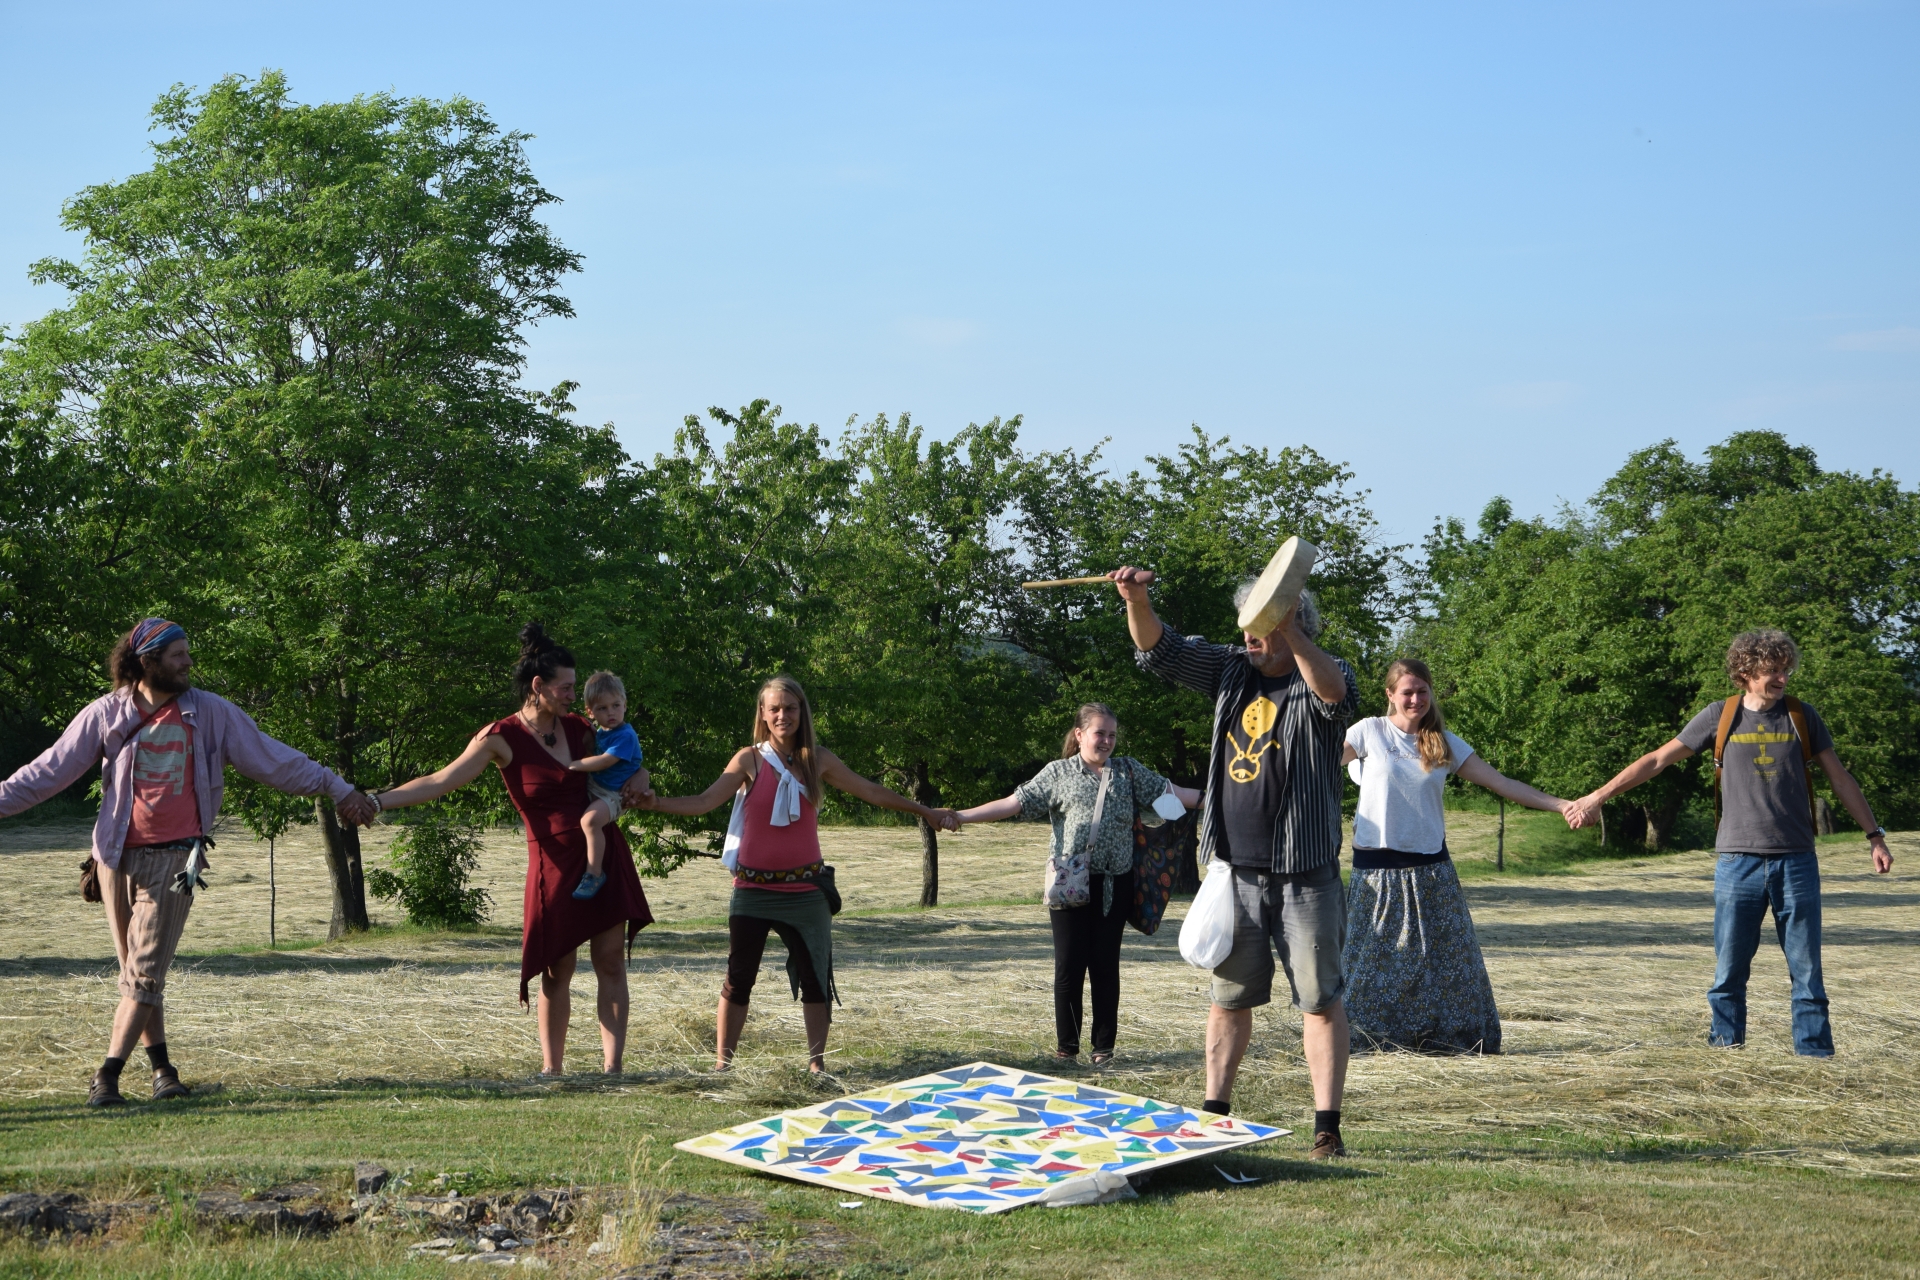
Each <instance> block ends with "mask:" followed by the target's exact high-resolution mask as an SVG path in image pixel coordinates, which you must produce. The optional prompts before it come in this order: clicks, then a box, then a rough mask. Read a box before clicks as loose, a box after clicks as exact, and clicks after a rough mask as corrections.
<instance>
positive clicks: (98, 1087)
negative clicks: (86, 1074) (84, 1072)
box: [87, 1071, 127, 1107]
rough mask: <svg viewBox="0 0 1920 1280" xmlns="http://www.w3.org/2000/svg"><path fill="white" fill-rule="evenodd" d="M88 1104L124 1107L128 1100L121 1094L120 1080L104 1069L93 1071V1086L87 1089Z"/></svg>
mask: <svg viewBox="0 0 1920 1280" xmlns="http://www.w3.org/2000/svg"><path fill="white" fill-rule="evenodd" d="M87 1105H88V1106H90V1107H124V1106H126V1105H127V1100H126V1099H125V1098H123V1097H121V1096H120V1081H119V1080H118V1079H117V1078H109V1077H108V1075H107V1073H106V1072H104V1071H96V1072H94V1073H93V1087H92V1088H90V1089H88V1090H87Z"/></svg>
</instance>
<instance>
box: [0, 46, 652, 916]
mask: <svg viewBox="0 0 1920 1280" xmlns="http://www.w3.org/2000/svg"><path fill="white" fill-rule="evenodd" d="M154 119H155V123H156V125H157V126H158V127H159V129H160V130H161V131H162V132H163V135H164V136H163V137H162V139H161V140H160V141H159V142H158V143H156V145H155V147H154V154H155V163H154V165H153V167H152V168H151V169H149V170H147V171H146V172H143V173H140V174H136V175H134V176H133V177H131V178H128V179H126V180H125V181H123V182H118V183H110V184H105V185H102V186H98V187H93V188H89V189H88V190H86V191H83V192H82V193H81V194H80V195H78V196H76V197H75V198H74V199H73V200H71V201H70V202H68V204H67V206H66V210H65V223H66V225H67V226H68V227H69V228H70V229H72V230H75V231H79V232H81V233H82V234H83V235H84V236H85V238H86V254H85V257H84V259H83V260H82V261H81V262H78V263H75V262H67V261H59V260H49V261H46V262H42V263H39V264H37V265H36V267H35V268H34V274H35V277H36V278H37V279H38V280H40V281H42V282H47V283H54V284H59V285H62V286H64V287H65V288H66V289H67V290H68V291H69V294H70V295H71V301H70V303H69V304H68V305H67V306H65V307H63V308H61V309H60V310H57V311H55V312H53V313H52V314H50V315H48V316H47V317H45V318H44V319H42V320H40V321H37V322H35V323H34V324H32V325H29V326H28V327H27V328H26V330H25V331H24V333H23V335H22V338H21V340H20V342H19V343H18V344H16V345H15V346H14V347H13V348H12V349H11V350H10V351H9V353H8V354H9V363H10V365H11V366H12V373H11V374H10V377H11V378H12V380H13V382H14V384H15V385H18V386H23V387H24V388H25V394H24V395H23V396H20V397H17V398H18V399H24V400H26V401H27V402H29V403H36V404H46V405H57V406H58V412H59V414H60V417H61V419H62V422H63V423H64V429H65V430H66V431H67V432H69V433H70V434H72V435H75V436H87V437H90V438H93V439H95V440H98V441H102V442H109V441H117V440H122V439H124V440H126V441H130V442H132V449H133V459H134V467H133V469H134V471H135V473H136V474H140V475H143V476H146V477H149V478H150V479H151V480H152V481H153V482H154V483H158V484H161V485H162V486H163V487H164V490H165V498H166V501H165V506H166V509H167V511H168V512H170V513H171V514H170V515H169V517H168V519H169V522H170V523H169V524H168V525H167V527H166V529H165V530H164V532H165V534H166V536H165V538H164V545H165V546H166V547H167V549H168V551H169V553H171V554H175V555H177V556H179V557H180V560H181V561H182V571H181V572H180V573H178V574H176V575H175V579H176V580H175V582H174V585H173V587H172V589H171V591H170V593H169V595H170V600H169V607H170V609H171V611H172V613H173V616H175V617H178V618H179V619H180V620H181V621H182V622H185V623H187V624H188V625H189V626H190V627H192V628H193V630H194V633H195V637H196V640H197V641H198V647H199V649H200V651H201V653H202V654H203V656H204V657H205V659H206V661H205V667H204V670H205V672H206V674H207V676H208V677H209V679H210V681H211V682H212V683H214V684H216V685H217V686H219V687H223V688H225V689H226V690H227V691H228V692H229V693H231V694H233V695H234V696H235V697H236V698H238V699H239V700H240V701H242V702H243V703H244V704H245V705H246V706H247V707H248V708H249V710H251V711H252V712H254V714H255V715H256V716H257V717H258V718H259V719H260V720H261V722H262V724H263V726H264V727H265V728H267V730H268V731H269V732H271V733H274V734H275V735H276V736H279V737H281V738H284V739H285V740H287V741H288V742H290V743H292V744H293V745H295V746H298V747H300V748H301V749H303V750H306V751H308V752H310V753H311V754H313V755H315V756H316V757H317V758H319V759H321V760H323V761H325V762H326V763H327V764H329V765H331V766H332V767H334V768H335V769H336V770H338V771H339V772H340V773H341V774H342V775H343V776H345V777H346V778H348V779H349V780H350V781H354V782H356V783H357V782H362V781H365V782H372V781H374V780H376V779H392V778H394V777H397V776H405V775H407V774H409V773H411V772H413V771H415V770H418V769H421V768H424V767H429V766H431V765H433V764H437V763H439V762H440V760H441V758H442V757H444V755H445V754H446V753H447V751H448V748H449V746H451V745H457V744H458V742H459V741H460V740H461V739H462V738H463V737H464V735H465V733H467V732H470V731H471V729H472V727H473V725H474V724H475V723H476V722H477V721H479V720H481V719H483V718H486V717H487V716H489V715H491V714H494V713H497V712H498V710H500V709H501V705H502V702H503V699H502V698H501V696H500V693H501V691H502V687H503V684H504V681H503V680H502V679H501V678H500V675H501V674H503V669H504V667H505V666H506V663H507V660H508V658H509V657H510V655H511V652H512V641H511V638H512V635H513V629H514V627H515V626H516V625H517V622H518V620H519V619H520V618H522V617H523V616H525V615H526V614H528V613H531V612H534V611H537V610H540V609H541V608H542V607H543V606H546V605H556V606H557V604H558V603H560V602H561V598H562V597H563V596H564V594H565V593H566V592H567V591H568V590H569V589H570V588H573V587H575V586H577V584H580V583H582V582H583V581H585V580H586V578H587V576H588V574H589V572H590V571H592V570H593V569H594V568H596V567H598V566H601V565H604V564H605V563H607V562H608V561H609V560H610V559H612V560H618V559H620V558H621V557H630V556H631V554H632V551H633V549H632V547H631V545H630V544H631V540H632V537H633V534H634V524H633V521H634V518H635V517H634V515H633V510H634V508H635V506H636V505H637V504H636V501H635V499H636V494H635V492H634V488H633V483H634V482H633V477H632V475H631V472H630V470H629V469H627V468H625V467H624V466H623V464H624V461H625V460H624V458H623V456H622V455H621V453H620V451H619V449H618V447H617V445H616V444H615V442H614V441H613V439H612V436H611V433H610V431H607V430H591V429H585V428H582V427H580V426H578V425H576V424H575V423H574V422H573V421H572V419H571V417H570V416H569V411H570V406H569V405H568V404H567V403H566V398H565V397H566V391H567V388H564V387H563V388H561V389H560V390H558V391H556V392H555V393H553V394H552V395H545V396H543V395H538V394H534V393H532V392H529V391H528V390H526V389H524V388H523V387H521V386H520V385H519V383H518V378H519V375H520V372H521V369H522V365H523V361H524V355H523V344H524V332H523V331H524V329H525V327H526V326H528V325H530V324H533V323H536V322H538V321H539V320H541V319H545V318H548V317H554V316H565V315H568V314H570V313H571V308H570V307H569V305H568V303H567V301H566V299H565V298H563V297H562V296H560V294H559V293H557V292H556V291H555V290H556V285H557V283H558V281H559V279H560V278H561V277H562V276H563V275H564V274H565V273H567V272H568V271H571V270H573V269H574V268H575V267H576V266H577V265H578V258H577V256H576V255H574V254H573V253H571V252H570V251H568V250H567V249H565V248H564V247H563V246H562V245H561V244H560V243H559V242H558V241H557V240H556V239H555V238H554V237H553V236H552V234H551V233H550V232H549V231H548V229H547V228H546V227H545V226H544V225H542V224H541V223H540V222H539V221H538V218H537V214H538V212H539V210H540V209H541V207H542V206H544V205H547V204H550V203H552V202H553V197H552V196H551V195H550V194H549V193H548V192H547V191H546V190H545V189H544V188H542V187H541V186H540V185H539V184H538V183H537V182H536V181H535V180H534V177H533V175H532V173H531V171H530V170H529V168H528V166H527V162H526V157H525V154H524V152H523V150H522V143H523V141H524V137H523V135H519V134H513V133H501V132H500V131H499V130H498V129H497V128H496V127H495V126H494V124H493V123H492V122H491V121H490V120H489V119H488V117H487V115H486V113H485V111H484V110H482V109H481V108H480V107H479V106H478V105H477V104H474V103H472V102H469V101H467V100H464V99H458V98H456V99H452V100H450V101H447V102H431V101H426V100H422V99H400V98H395V97H392V96H388V95H374V96H370V97H363V98H356V99H354V100H353V101H351V102H346V103H331V104H324V105H319V106H303V105H298V104H295V103H293V102H292V101H291V100H290V98H289V95H288V90H287V86H286V83H285V81H284V79H283V78H282V77H280V76H279V75H277V74H268V75H264V76H262V77H261V78H260V79H259V80H257V81H248V80H244V79H241V78H238V77H234V78H229V79H227V80H223V81H221V82H220V83H219V84H217V85H215V86H214V87H213V88H212V89H210V90H208V91H207V92H206V93H204V94H199V95H196V94H193V93H190V92H189V91H187V90H185V89H182V88H176V89H174V90H172V91H170V92H169V93H167V94H166V95H164V96H163V97H162V98H161V99H160V101H159V103H158V105H157V106H156V107H155V110H154ZM187 522H192V529H191V534H192V536H191V537H190V538H189V537H186V536H184V532H185V525H186V523H187ZM481 673H484V674H481ZM318 816H319V818H320V820H321V822H322V823H323V826H324V830H325V832H326V837H327V841H326V843H327V849H328V863H329V869H330V871H331V874H332V879H333V886H334V918H333V930H334V932H335V933H338V932H340V931H342V930H345V929H358V928H364V927H365V926H366V922H367V918H366V905H365V894H364V885H363V876H362V870H361V866H360V850H359V840H358V838H357V835H356V833H355V832H353V831H352V830H350V829H342V828H341V827H340V825H339V824H338V823H337V821H336V820H335V818H334V815H333V812H332V808H331V805H330V804H328V803H326V802H322V803H320V805H319V806H318Z"/></svg>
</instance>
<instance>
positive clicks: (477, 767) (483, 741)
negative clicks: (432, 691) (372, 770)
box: [378, 730, 513, 810]
mask: <svg viewBox="0 0 1920 1280" xmlns="http://www.w3.org/2000/svg"><path fill="white" fill-rule="evenodd" d="M512 759H513V756H512V755H511V754H510V751H509V748H508V747H507V744H506V741H505V740H504V739H502V738H501V736H500V735H499V734H497V733H488V732H486V731H485V730H482V731H481V732H480V733H478V734H476V735H475V736H474V739H473V741H472V742H469V743H468V744H467V749H466V750H465V751H462V752H461V753H460V754H459V756H458V757H457V758H455V760H454V761H453V763H451V764H449V765H448V766H447V767H446V768H444V769H438V770H435V771H434V772H433V773H429V774H426V775H424V776H422V777H418V778H415V779H414V780H413V781H412V782H405V783H402V784H401V785H399V786H397V787H395V788H394V789H393V790H391V791H382V792H381V793H380V795H379V797H378V799H379V802H380V808H381V809H383V810H385V809H405V808H408V807H410V806H412V805H416V804H426V803H427V802H428V801H431V800H438V799H439V798H440V797H441V796H444V795H447V794H448V793H450V792H453V791H458V790H459V789H460V788H461V787H464V786H466V785H467V784H468V783H469V782H472V781H473V780H474V779H475V778H477V777H479V776H480V773H481V771H482V770H483V769H485V768H486V767H487V766H488V765H490V764H507V763H509V762H510V761H511V760H512Z"/></svg>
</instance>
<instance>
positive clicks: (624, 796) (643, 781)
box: [620, 769, 653, 809]
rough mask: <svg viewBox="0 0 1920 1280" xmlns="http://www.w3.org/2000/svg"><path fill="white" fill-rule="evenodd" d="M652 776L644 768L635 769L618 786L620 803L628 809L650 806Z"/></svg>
mask: <svg viewBox="0 0 1920 1280" xmlns="http://www.w3.org/2000/svg"><path fill="white" fill-rule="evenodd" d="M652 800H653V777H652V775H650V774H649V773H648V772H647V771H646V770H645V769H635V770H634V771H633V776H632V777H631V778H628V779H627V780H626V782H624V783H622V784H621V787H620V803H621V804H622V805H623V806H625V807H626V808H629V809H647V808H651V807H652V804H651V802H652Z"/></svg>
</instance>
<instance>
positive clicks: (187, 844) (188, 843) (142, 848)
mask: <svg viewBox="0 0 1920 1280" xmlns="http://www.w3.org/2000/svg"><path fill="white" fill-rule="evenodd" d="M195 840H198V841H199V842H201V843H202V844H204V845H206V846H207V848H209V849H211V848H213V837H212V836H193V837H191V838H189V839H186V840H168V841H167V842H166V843H164V844H130V845H127V846H125V847H124V848H122V849H121V852H122V853H174V852H177V851H180V850H184V849H191V848H193V842H194V841H195Z"/></svg>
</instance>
